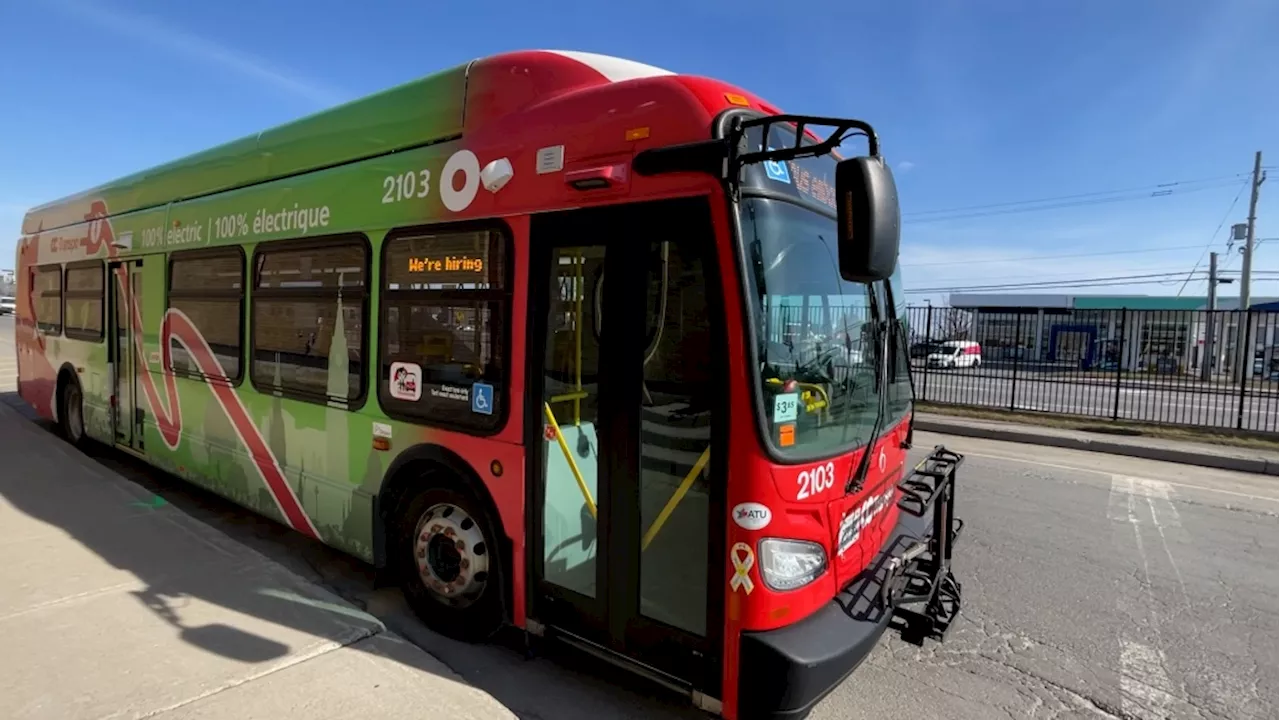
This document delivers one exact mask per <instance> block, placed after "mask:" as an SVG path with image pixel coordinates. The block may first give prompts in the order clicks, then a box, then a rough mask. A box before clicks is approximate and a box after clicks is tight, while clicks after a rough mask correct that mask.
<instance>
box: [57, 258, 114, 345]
mask: <svg viewBox="0 0 1280 720" xmlns="http://www.w3.org/2000/svg"><path fill="white" fill-rule="evenodd" d="M104 269H105V265H103V263H102V261H100V260H90V261H88V262H84V263H73V264H71V265H68V266H67V274H66V278H65V284H64V287H65V288H66V289H65V292H64V293H63V303H64V307H63V315H64V316H65V317H64V318H63V326H64V327H63V332H65V333H66V336H67V337H69V338H73V339H76V340H88V341H90V342H97V341H99V340H101V339H102V308H103V305H104V304H105V303H104V302H103V300H104V294H103V288H104V287H105V286H106V275H105V274H104Z"/></svg>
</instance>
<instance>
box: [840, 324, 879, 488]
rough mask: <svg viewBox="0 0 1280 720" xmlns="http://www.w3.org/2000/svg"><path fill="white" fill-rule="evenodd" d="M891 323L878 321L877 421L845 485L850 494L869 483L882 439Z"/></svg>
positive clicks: (873, 424)
mask: <svg viewBox="0 0 1280 720" xmlns="http://www.w3.org/2000/svg"><path fill="white" fill-rule="evenodd" d="M888 328H889V321H887V320H876V323H875V338H876V420H875V422H874V423H872V424H871V437H870V438H868V439H867V449H866V450H864V451H863V452H862V459H861V460H860V461H859V462H858V467H857V468H856V469H855V470H854V472H853V475H852V476H851V477H850V478H849V482H847V483H845V486H844V492H845V494H846V495H847V494H849V493H851V492H853V491H854V490H856V489H858V488H860V487H862V484H863V483H865V482H866V481H867V471H868V470H869V469H870V468H871V454H872V451H873V450H875V446H876V440H877V439H879V437H880V426H881V425H883V424H884V406H885V397H886V396H887V395H888V394H889V373H888V372H886V368H888V366H889V348H888V345H887V343H886V342H885V338H886V337H888Z"/></svg>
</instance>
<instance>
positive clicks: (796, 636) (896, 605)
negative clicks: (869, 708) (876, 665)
mask: <svg viewBox="0 0 1280 720" xmlns="http://www.w3.org/2000/svg"><path fill="white" fill-rule="evenodd" d="M961 460H962V458H961V457H960V456H959V455H956V454H954V453H950V452H949V451H946V450H944V449H942V448H935V450H934V454H933V455H931V456H930V457H929V458H928V459H926V460H925V462H923V463H921V464H920V466H917V468H916V470H915V471H914V472H913V475H912V476H911V477H910V478H908V479H907V480H906V481H904V482H903V483H902V484H901V485H900V487H901V488H902V489H903V491H904V497H903V500H902V501H901V502H900V503H899V507H901V508H902V509H903V512H901V513H900V514H899V520H898V525H897V527H896V528H894V532H893V534H892V535H891V536H890V540H889V542H886V543H885V545H884V546H883V547H882V548H881V549H880V552H879V554H877V556H876V557H875V558H874V559H873V560H872V562H871V563H870V564H869V565H868V566H867V569H866V570H864V571H863V572H862V573H861V574H859V575H858V577H856V578H854V580H853V582H851V583H849V584H848V585H847V586H845V588H844V589H843V590H841V591H840V593H839V594H838V595H837V596H836V597H835V598H833V599H832V601H831V602H829V603H827V605H825V606H824V607H823V608H822V609H821V610H818V611H817V612H815V613H814V614H812V615H810V616H809V617H807V618H805V619H804V620H801V621H800V622H797V623H795V624H793V625H788V626H786V627H782V628H778V629H776V630H768V631H764V632H744V633H742V640H741V645H740V649H739V653H740V654H739V664H738V717H739V718H743V719H744V720H745V719H747V718H770V719H783V718H803V717H805V716H807V715H808V714H809V711H810V710H812V709H813V707H814V706H815V705H817V704H818V702H819V701H821V700H822V699H823V698H824V697H826V696H827V694H828V693H830V692H831V691H832V690H834V689H835V688H836V687H837V686H838V685H839V684H840V683H841V682H843V681H844V679H845V678H847V677H848V676H849V675H850V674H851V673H852V672H853V671H854V670H855V669H857V667H858V666H859V665H861V664H862V661H863V660H866V659H867V656H868V655H870V654H871V651H872V649H873V648H875V646H876V643H877V642H879V641H880V637H881V636H882V635H883V634H884V632H885V630H887V629H889V627H890V625H891V623H892V621H893V619H894V618H895V617H897V618H898V623H896V624H894V627H895V629H896V630H900V631H901V632H902V633H903V637H904V639H907V640H908V641H911V642H915V643H917V644H919V643H920V642H922V641H923V639H924V638H929V637H931V638H935V639H938V640H941V639H943V638H945V635H946V633H947V631H948V630H949V629H950V627H951V624H952V621H953V620H954V619H955V617H956V616H957V615H958V614H959V612H960V584H959V583H957V582H956V581H955V579H954V577H953V576H952V575H951V569H950V565H951V562H950V560H951V544H952V542H953V541H954V540H955V539H956V537H957V536H958V535H959V532H960V528H961V527H963V523H961V522H960V521H958V520H954V515H953V511H954V508H955V495H954V479H955V468H956V467H958V466H959V464H960V462H961ZM922 468H923V469H924V470H925V472H924V473H921V470H922ZM917 607H921V609H917Z"/></svg>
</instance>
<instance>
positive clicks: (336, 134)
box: [22, 65, 467, 234]
mask: <svg viewBox="0 0 1280 720" xmlns="http://www.w3.org/2000/svg"><path fill="white" fill-rule="evenodd" d="M466 71H467V66H466V65H459V66H457V67H454V68H451V69H448V70H445V71H443V72H440V73H436V74H434V75H430V76H427V77H425V78H421V79H419V80H414V81H411V82H408V83H405V84H403V85H400V86H398V87H395V88H391V89H389V90H385V91H383V92H380V93H377V94H375V95H371V96H368V97H365V98H361V99H359V100H356V101H353V102H350V103H347V104H345V105H340V106H338V107H335V108H332V109H329V110H325V111H322V112H319V113H316V114H313V115H310V116H308V117H305V118H302V119H299V120H296V121H294V122H290V123H287V124H285V125H281V126H279V127H276V128H274V129H271V130H267V131H265V132H261V133H257V134H255V135H251V136H248V137H244V138H240V139H238V140H233V141H231V142H229V143H226V144H224V145H221V146H218V147H215V148H212V149H210V150H206V151H203V152H199V153H196V154H194V155H189V156H187V157H185V158H182V159H179V160H175V161H173V162H170V163H166V164H164V165H160V166H157V167H154V168H150V169H147V170H144V171H142V172H139V173H135V174H133V175H129V176H126V177H123V178H120V179H118V180H115V181H113V182H110V183H107V184H105V185H101V186H99V187H96V188H93V189H91V190H88V191H85V192H83V193H78V194H76V195H72V196H69V197H66V198H63V199H61V200H57V201H54V202H51V203H48V204H46V205H42V206H40V207H38V208H35V209H33V210H32V211H31V212H29V213H28V214H27V216H26V218H25V219H24V220H23V227H22V231H23V233H24V234H32V233H36V232H40V231H42V230H49V229H54V228H60V227H64V226H67V225H71V224H74V223H77V222H81V221H83V220H84V216H85V213H86V212H87V208H88V206H89V203H90V202H92V201H94V200H105V201H106V203H107V207H108V208H109V209H110V211H111V213H112V215H115V214H117V213H126V212H131V211H134V210H139V209H144V208H150V207H156V206H160V205H164V204H167V203H171V202H178V201H181V200H185V199H189V198H195V197H201V196H205V195H209V194H212V193H217V192H222V191H226V190H231V189H234V188H240V187H245V186H248V185H253V184H257V183H261V182H265V181H268V180H271V179H273V178H280V177H286V176H289V175H294V174H298V173H302V172H307V171H310V170H316V169H319V168H324V167H329V166H333V165H338V164H342V163H349V162H353V161H356V160H360V159H363V158H368V157H371V156H376V155H380V154H385V153H391V152H396V151H399V150H404V149H406V148H412V147H416V146H420V145H426V144H429V143H434V142H439V141H441V140H444V139H447V138H450V137H456V136H459V135H461V134H462V125H463V109H464V104H465V101H466V97H465V94H466V79H467V78H466V75H467V72H466Z"/></svg>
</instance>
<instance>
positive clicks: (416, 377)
mask: <svg viewBox="0 0 1280 720" xmlns="http://www.w3.org/2000/svg"><path fill="white" fill-rule="evenodd" d="M391 397H393V398H395V399H396V400H408V401H409V402H417V401H418V399H419V398H421V397H422V366H421V365H418V364H417V363H406V362H393V363H391Z"/></svg>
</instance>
